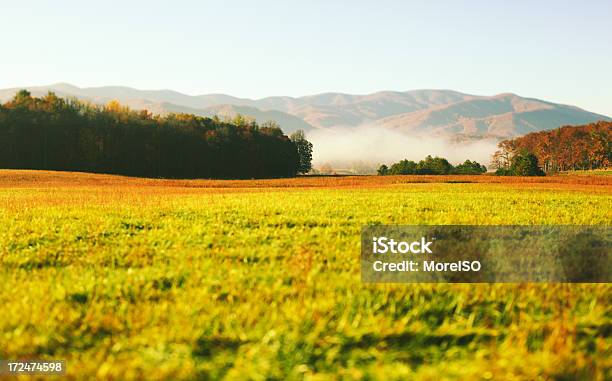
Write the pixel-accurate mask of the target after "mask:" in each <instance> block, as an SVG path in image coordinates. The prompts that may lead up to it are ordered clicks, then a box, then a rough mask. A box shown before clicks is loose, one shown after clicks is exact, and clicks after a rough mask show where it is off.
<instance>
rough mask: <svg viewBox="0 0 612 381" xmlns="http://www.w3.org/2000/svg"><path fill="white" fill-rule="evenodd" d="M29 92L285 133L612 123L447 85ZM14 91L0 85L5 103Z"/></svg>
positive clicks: (56, 87)
mask: <svg viewBox="0 0 612 381" xmlns="http://www.w3.org/2000/svg"><path fill="white" fill-rule="evenodd" d="M25 88H27V89H28V90H29V91H30V92H31V93H32V94H33V95H36V96H40V95H44V94H46V93H47V92H48V91H53V92H55V93H56V94H57V95H58V96H63V97H76V98H79V99H82V100H86V101H89V102H92V103H96V104H105V103H107V102H109V101H111V100H118V101H119V102H120V103H122V104H124V105H126V106H129V107H131V108H133V109H147V110H149V111H151V112H153V113H154V114H162V115H163V114H167V113H180V112H184V113H192V114H196V115H200V116H213V115H219V116H220V117H233V116H235V115H236V114H242V115H244V116H249V117H252V118H254V119H256V120H257V121H258V122H263V121H266V120H275V121H277V122H278V123H279V124H280V125H281V127H282V129H283V131H285V132H286V133H291V132H293V131H295V130H298V129H302V130H305V131H306V133H307V134H308V131H311V130H315V129H333V128H334V127H343V128H346V127H358V126H372V127H376V128H381V129H390V130H394V131H397V132H407V133H411V134H423V133H427V134H430V135H436V136H437V135H440V136H449V137H457V136H459V137H472V138H507V137H512V136H516V135H522V134H525V133H528V132H533V131H539V130H545V129H551V128H556V127H559V126H561V125H572V124H586V123H590V122H594V121H597V120H612V119H610V118H609V117H607V116H605V115H600V114H596V113H592V112H589V111H586V110H583V109H581V108H578V107H575V106H569V105H563V104H556V103H552V102H547V101H544V100H539V99H533V98H525V97H521V96H518V95H516V94H511V93H505V94H499V95H494V96H479V95H471V94H464V93H460V92H457V91H453V90H411V91H404V92H399V91H381V92H377V93H373V94H367V95H352V94H342V93H323V94H317V95H310V96H303V97H288V96H274V97H267V98H262V99H247V98H237V97H233V96H230V95H224V94H206V95H195V96H192V95H186V94H182V93H179V92H176V91H172V90H137V89H133V88H130V87H121V86H105V87H90V88H80V87H77V86H74V85H71V84H67V83H58V84H53V85H49V86H39V87H25ZM19 89H20V88H11V89H4V90H0V101H3V102H4V101H7V100H8V99H10V98H11V97H13V95H14V94H15V93H16V92H17V91H18V90H19Z"/></svg>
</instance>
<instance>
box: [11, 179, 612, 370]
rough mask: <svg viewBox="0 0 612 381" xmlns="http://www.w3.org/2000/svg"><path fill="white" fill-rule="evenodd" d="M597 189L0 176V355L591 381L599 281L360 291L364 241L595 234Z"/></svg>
mask: <svg viewBox="0 0 612 381" xmlns="http://www.w3.org/2000/svg"><path fill="white" fill-rule="evenodd" d="M611 205H612V177H610V176H596V175H589V174H580V175H563V176H550V177H544V178H500V177H494V176H385V177H376V176H365V177H302V178H294V179H280V180H243V181H213V180H151V179H133V178H127V177H120V176H108V175H93V174H80V173H62V172H45V171H16V170H10V171H9V170H1V171H0V224H1V226H2V227H3V228H2V229H0V288H1V289H2V292H0V358H1V359H15V358H43V359H65V360H67V376H68V378H69V379H92V378H94V379H95V378H98V379H117V380H130V379H158V380H161V379H172V380H183V379H184V380H191V379H201V380H207V379H228V380H234V379H236V380H246V379H251V380H283V379H289V380H328V379H346V380H394V379H397V380H406V379H415V380H440V379H448V380H455V379H457V380H487V379H504V380H537V379H541V380H575V379H578V380H580V379H584V380H605V379H610V378H611V377H612V371H611V369H612V361H611V360H610V359H611V358H612V349H611V345H612V340H611V338H610V334H611V328H612V310H611V309H610V300H611V299H612V288H611V287H610V285H609V284H496V285H489V284H471V285H469V284H454V285H453V284H386V285H378V284H363V283H362V282H361V280H360V266H359V253H360V248H359V242H360V238H359V234H360V230H361V227H362V226H363V225H366V224H378V223H382V224H487V225H488V224H598V225H609V224H610V222H611V221H612V208H610V206H611Z"/></svg>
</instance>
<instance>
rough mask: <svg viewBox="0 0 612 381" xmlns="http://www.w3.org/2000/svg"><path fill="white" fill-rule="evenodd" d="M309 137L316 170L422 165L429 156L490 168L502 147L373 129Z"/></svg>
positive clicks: (340, 129)
mask: <svg viewBox="0 0 612 381" xmlns="http://www.w3.org/2000/svg"><path fill="white" fill-rule="evenodd" d="M307 137H308V139H309V140H310V141H311V142H312V144H313V146H314V147H313V164H314V166H315V167H319V166H323V165H330V166H331V167H332V168H333V169H337V168H355V167H358V168H359V169H360V170H365V171H367V170H370V171H372V170H374V169H376V168H377V167H378V166H379V165H380V164H387V165H390V164H392V163H395V162H397V161H399V160H403V159H408V160H414V161H417V162H418V161H419V160H421V159H423V158H425V156H427V155H432V156H440V157H444V158H446V159H448V160H449V161H450V162H451V163H452V164H459V163H462V162H464V161H465V160H467V159H469V160H476V161H478V162H479V163H481V164H484V165H486V166H487V167H488V166H489V164H490V161H491V156H492V155H493V153H494V152H495V150H496V146H497V143H498V140H496V139H481V140H474V141H466V142H453V141H451V140H450V139H448V138H446V137H442V136H435V137H434V136H426V135H418V134H411V133H409V132H402V131H394V130H390V129H385V128H381V127H380V126H372V125H364V126H360V127H357V128H354V127H334V128H333V129H319V130H314V131H309V132H308V134H307Z"/></svg>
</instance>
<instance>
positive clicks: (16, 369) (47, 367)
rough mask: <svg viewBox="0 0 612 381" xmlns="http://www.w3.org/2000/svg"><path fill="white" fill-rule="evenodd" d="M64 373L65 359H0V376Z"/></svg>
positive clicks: (56, 374)
mask: <svg viewBox="0 0 612 381" xmlns="http://www.w3.org/2000/svg"><path fill="white" fill-rule="evenodd" d="M65 374H66V360H0V376H20V375H24V376H25V375H40V376H42V375H48V376H52V375H53V376H58V375H65Z"/></svg>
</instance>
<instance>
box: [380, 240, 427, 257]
mask: <svg viewBox="0 0 612 381" xmlns="http://www.w3.org/2000/svg"><path fill="white" fill-rule="evenodd" d="M372 241H373V242H372V252H373V253H374V254H386V253H392V254H398V253H399V254H407V253H412V254H425V253H428V254H432V251H431V249H430V248H429V246H431V244H432V243H433V242H432V241H428V240H426V239H425V237H421V240H420V241H414V242H406V241H396V240H394V239H393V238H391V239H389V238H387V237H373V238H372Z"/></svg>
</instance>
